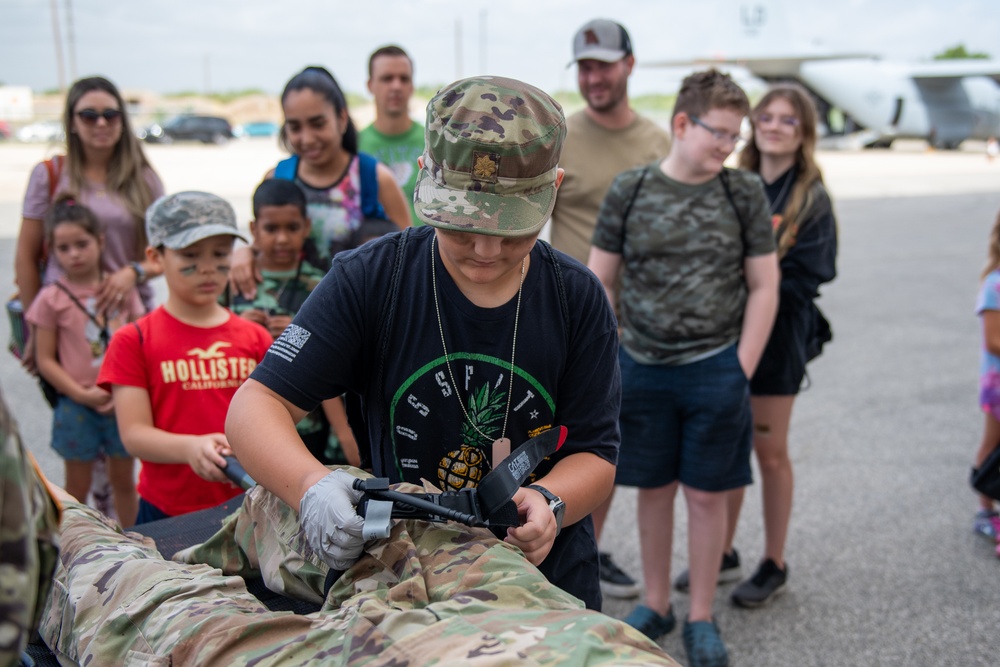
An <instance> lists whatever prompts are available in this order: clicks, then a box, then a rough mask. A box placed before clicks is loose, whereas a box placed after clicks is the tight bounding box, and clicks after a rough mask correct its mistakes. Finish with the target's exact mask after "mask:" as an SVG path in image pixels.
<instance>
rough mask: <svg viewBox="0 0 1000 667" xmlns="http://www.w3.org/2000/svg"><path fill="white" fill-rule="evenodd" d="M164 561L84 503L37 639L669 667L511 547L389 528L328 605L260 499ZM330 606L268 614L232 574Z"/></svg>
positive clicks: (265, 659)
mask: <svg viewBox="0 0 1000 667" xmlns="http://www.w3.org/2000/svg"><path fill="white" fill-rule="evenodd" d="M175 559H182V560H184V561H186V562H184V563H180V562H171V561H165V560H163V559H162V558H161V556H160V554H159V553H158V552H157V551H156V549H155V548H154V546H153V545H152V543H151V542H150V541H149V540H148V538H142V537H141V536H139V535H137V534H134V533H123V532H122V531H121V529H120V528H119V527H117V525H116V524H114V523H113V522H111V521H110V520H108V519H106V518H105V517H102V516H101V515H100V514H99V513H97V512H95V511H94V510H92V509H90V508H87V507H85V506H83V505H71V506H69V507H68V508H67V510H66V512H65V513H64V518H63V539H62V556H61V561H62V567H60V569H59V572H57V576H56V580H55V584H54V591H53V594H52V596H51V598H50V600H49V605H48V607H47V610H46V615H45V618H44V620H43V623H42V628H41V633H42V637H43V638H44V639H45V641H46V643H47V644H48V645H49V646H50V647H51V648H52V649H53V651H55V652H56V653H57V654H58V655H59V656H60V657H61V658H62V659H63V662H64V664H65V663H69V664H73V663H75V664H90V665H122V664H126V665H275V664H281V665H321V664H322V665H395V666H400V667H401V666H403V665H406V666H410V667H416V666H418V665H419V666H424V665H456V664H462V665H465V664H470V665H501V664H502V665H510V664H518V665H521V664H528V665H535V664H537V665H543V664H544V665H559V664H562V665H574V666H580V665H675V664H676V663H674V662H673V661H672V660H671V659H670V658H669V657H667V656H666V654H664V653H663V652H662V651H661V650H660V649H659V648H658V647H657V646H656V645H655V644H653V643H652V642H650V641H649V640H647V639H646V638H645V637H644V636H642V635H641V634H639V633H638V632H637V631H635V630H634V629H632V628H630V627H628V626H627V625H625V624H624V623H622V622H620V621H616V620H614V619H612V618H609V617H607V616H604V615H602V614H599V613H596V612H591V611H587V610H585V609H583V607H582V604H581V603H580V602H579V600H577V599H576V598H574V597H572V596H570V595H568V594H566V593H564V592H562V591H561V590H559V589H558V588H556V587H554V586H552V585H551V584H549V583H548V582H547V581H546V580H545V578H544V577H543V576H542V575H541V573H539V572H538V570H537V569H535V568H534V567H533V566H532V565H530V564H529V563H528V562H527V561H526V560H525V559H524V557H523V555H522V554H521V553H520V552H519V551H518V550H517V549H515V548H513V547H511V546H509V545H507V544H505V543H503V542H500V541H498V540H496V539H495V538H493V536H492V535H490V534H489V533H488V532H486V531H484V530H479V529H472V528H467V527H464V526H460V525H458V524H453V523H449V524H428V523H425V522H417V521H406V522H396V524H395V525H394V527H393V530H392V534H391V536H390V537H389V538H388V539H386V540H380V541H378V542H376V543H374V544H373V545H369V548H368V549H367V551H366V553H365V554H364V555H363V556H362V557H361V559H360V560H359V561H358V562H357V563H356V564H355V565H354V566H353V567H351V569H349V570H348V571H347V572H345V573H344V574H343V576H341V577H340V579H339V580H338V581H337V582H336V583H335V584H334V586H333V587H332V588H331V589H330V591H329V593H328V595H327V596H326V597H325V599H324V596H323V584H324V580H325V578H326V573H327V568H326V566H325V565H324V564H322V562H321V561H319V560H318V559H317V558H316V557H315V555H314V554H313V553H312V552H311V550H310V549H309V547H308V545H307V544H306V543H305V540H304V538H303V536H302V535H301V532H300V530H299V527H298V516H297V514H296V512H295V511H294V510H292V509H291V508H289V507H288V506H287V505H285V504H284V503H283V502H281V501H280V500H278V499H277V498H276V497H275V496H273V495H271V494H270V493H268V492H266V491H264V490H263V489H261V488H259V487H258V488H256V489H254V490H252V491H251V492H250V493H249V494H247V497H246V500H245V502H244V505H243V507H242V508H241V509H240V510H239V511H238V512H236V513H234V514H233V515H231V516H230V517H229V519H228V520H227V521H226V522H225V523H224V525H223V527H222V529H221V530H220V531H219V532H218V533H217V534H216V535H215V536H214V537H213V538H211V539H210V540H209V541H208V542H206V543H205V544H203V545H199V546H197V547H193V548H191V549H188V550H186V551H184V552H181V553H179V554H178V555H177V556H176V557H175ZM234 575H246V576H263V577H264V579H265V581H266V583H267V585H268V587H269V588H271V589H272V590H275V591H277V592H282V593H284V594H286V595H291V596H293V597H298V598H300V599H306V600H313V601H316V602H321V603H323V607H322V609H321V611H319V612H316V613H313V614H309V615H296V614H293V613H291V612H271V611H269V610H268V609H267V608H266V607H264V606H263V605H262V604H261V603H260V602H259V601H258V600H257V599H256V598H255V597H254V596H253V595H251V594H250V593H248V592H247V590H246V587H245V585H244V582H243V579H242V578H240V576H234Z"/></svg>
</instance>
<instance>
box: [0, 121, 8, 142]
mask: <svg viewBox="0 0 1000 667" xmlns="http://www.w3.org/2000/svg"><path fill="white" fill-rule="evenodd" d="M0 139H10V123H8V122H7V121H5V120H0Z"/></svg>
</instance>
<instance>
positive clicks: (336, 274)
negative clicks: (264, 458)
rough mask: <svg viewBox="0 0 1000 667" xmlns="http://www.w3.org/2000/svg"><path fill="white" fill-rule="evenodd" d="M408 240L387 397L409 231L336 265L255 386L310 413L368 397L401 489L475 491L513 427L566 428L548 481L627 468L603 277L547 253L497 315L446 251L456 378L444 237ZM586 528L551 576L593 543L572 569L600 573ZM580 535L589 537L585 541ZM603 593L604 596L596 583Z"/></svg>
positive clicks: (374, 434)
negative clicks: (388, 320)
mask: <svg viewBox="0 0 1000 667" xmlns="http://www.w3.org/2000/svg"><path fill="white" fill-rule="evenodd" d="M408 233H409V240H408V243H407V247H406V251H405V256H404V259H403V271H402V279H401V281H400V286H399V292H398V296H397V305H396V314H395V318H394V321H393V324H392V326H391V333H390V334H389V339H388V347H387V349H388V353H387V355H386V359H385V364H384V370H383V374H384V382H383V383H382V387H375V386H373V385H374V384H375V378H376V375H377V369H378V366H379V361H380V359H379V341H378V338H379V331H380V330H379V319H380V315H381V314H382V312H383V307H384V304H385V303H386V301H387V300H388V298H389V281H390V274H391V273H392V267H393V262H394V259H395V252H396V247H397V242H398V239H399V235H398V234H392V235H389V236H387V237H384V238H382V239H379V240H376V241H373V242H371V243H369V244H366V245H365V246H363V247H361V248H359V249H357V250H354V251H351V252H349V253H342V254H340V255H338V256H337V257H336V258H335V260H334V262H333V267H332V269H331V271H330V272H329V273H328V274H327V276H326V277H325V278H324V279H323V281H322V282H321V283H320V285H319V286H318V287H317V288H316V289H315V290H314V291H313V292H312V294H310V296H309V298H308V299H307V301H306V303H305V304H304V305H303V307H302V309H301V310H300V311H299V312H298V314H297V315H296V317H295V320H294V321H293V324H292V325H291V326H290V327H289V329H288V330H286V332H285V333H284V334H283V335H282V336H281V337H279V338H278V340H277V341H276V342H275V345H274V346H272V348H271V350H270V352H269V354H268V355H267V356H266V357H265V359H264V360H263V362H261V364H260V365H259V366H258V367H257V369H256V370H255V371H254V374H253V377H254V379H256V380H259V381H260V382H262V383H263V384H265V385H266V386H268V387H269V388H271V389H272V390H274V391H275V392H277V393H278V394H280V395H281V396H283V397H284V398H286V399H287V400H289V401H290V402H292V403H294V404H295V405H297V406H299V407H300V408H302V409H305V410H310V409H312V408H314V407H315V406H316V405H317V404H318V403H319V402H320V401H322V400H324V399H326V398H328V397H330V396H336V395H338V394H340V393H342V392H343V391H353V392H355V393H357V394H359V395H360V396H361V397H362V399H363V402H364V405H365V406H366V420H367V425H368V435H369V439H370V441H371V442H372V443H376V445H375V446H374V448H373V449H375V450H376V451H373V452H372V461H373V462H374V465H375V467H376V473H377V474H381V475H384V476H387V477H389V478H390V479H392V480H393V481H408V482H416V483H419V482H420V480H421V479H422V478H424V479H427V480H430V481H431V482H433V483H434V484H436V485H437V486H438V487H440V488H442V489H451V490H457V489H461V488H463V487H464V486H467V485H475V484H476V483H477V482H478V481H479V480H480V479H482V476H483V475H485V474H486V473H487V472H488V471H489V470H490V458H491V445H492V441H493V439H495V438H498V437H500V435H501V434H502V433H503V432H504V421H505V418H506V422H507V425H506V432H505V435H506V437H508V438H509V439H510V440H511V443H512V446H513V447H517V446H518V445H519V444H520V443H521V442H523V441H525V440H527V439H528V438H530V437H532V436H534V435H537V434H538V433H540V432H541V431H543V430H545V429H547V428H550V427H552V426H557V425H562V426H566V427H567V429H568V438H567V440H566V443H565V444H564V445H563V447H562V448H561V450H560V451H559V452H558V453H557V454H556V455H555V457H554V458H553V461H545V462H543V463H542V464H541V465H540V466H539V467H538V469H536V471H535V472H536V475H537V476H543V475H544V474H545V473H546V472H547V471H548V470H549V469H550V468H551V466H552V464H553V462H554V460H558V458H561V457H563V456H566V455H568V454H571V453H576V452H591V453H593V454H595V455H597V456H600V457H601V458H604V459H606V460H608V461H610V462H612V463H615V462H616V460H617V452H618V444H619V433H618V410H619V404H620V391H621V379H620V375H619V369H618V334H617V325H616V322H615V319H614V315H613V313H612V312H611V309H610V306H609V305H608V302H607V299H606V297H605V294H604V289H603V287H602V286H601V284H600V282H599V281H598V280H597V279H596V278H595V277H594V275H593V274H592V273H590V272H589V271H588V270H587V269H586V268H585V267H583V266H582V265H581V264H579V263H578V262H576V261H575V260H572V259H570V258H569V257H568V256H566V255H563V254H561V253H559V252H557V251H553V253H552V254H551V255H550V253H549V251H548V249H546V248H544V247H543V246H542V245H541V244H540V243H539V244H536V245H535V247H534V249H533V250H532V253H531V268H530V269H529V271H528V273H527V275H526V277H525V281H524V287H523V294H522V302H521V307H520V312H519V313H518V312H517V297H514V298H513V299H511V300H510V301H509V302H508V303H506V304H504V305H502V306H500V307H498V308H480V307H478V306H476V305H474V304H473V303H471V302H470V301H469V300H468V299H467V298H466V297H465V296H464V295H463V294H462V293H461V291H460V290H459V289H458V287H457V286H456V285H455V283H454V282H453V281H452V279H451V277H450V276H449V275H448V272H447V270H446V269H445V267H444V265H443V264H442V263H441V259H440V256H439V255H435V256H434V262H435V268H436V272H437V283H438V302H439V304H440V313H441V322H442V324H443V328H444V337H445V343H446V345H447V347H448V358H449V359H450V365H451V369H450V371H449V368H448V365H447V364H446V363H445V355H444V350H443V348H442V341H441V333H440V330H439V326H438V319H437V314H436V312H435V307H434V293H433V283H432V276H431V239H432V235H433V234H434V230H433V229H432V228H429V227H428V228H422V229H412V230H410V231H409V232H408ZM553 257H554V258H555V261H557V262H558V265H559V271H558V273H557V272H556V270H555V268H554V266H553V263H552V262H553V259H552V258H553ZM560 280H561V283H562V288H561V290H562V295H563V296H561V295H560V285H559V283H560ZM563 297H564V298H563ZM564 305H565V308H564ZM564 311H565V313H566V315H564ZM515 316H516V317H517V342H516V352H515V355H514V381H513V391H510V387H511V384H510V373H509V369H510V360H511V347H512V344H513V338H514V321H515ZM567 318H568V319H567ZM384 331H385V329H382V332H384ZM453 378H454V381H453ZM456 385H457V386H456ZM508 394H510V396H509V401H508ZM460 402H461V403H460ZM508 403H509V410H508ZM463 406H464V408H465V409H464V411H463ZM383 423H384V424H385V426H386V428H385V429H384V430H385V432H384V433H383V429H382V424H383ZM474 426H475V427H476V428H474ZM477 429H478V430H477ZM479 431H481V432H482V434H480V433H479ZM378 443H383V444H382V445H381V446H379V445H378ZM581 524H584V529H582V530H577V529H574V527H570V528H569V529H566V530H564V531H563V533H562V534H561V535H560V537H559V539H557V544H556V547H557V548H556V549H554V550H553V553H552V554H550V556H549V558H547V559H546V563H543V568H542V569H543V571H545V570H546V569H549V568H546V567H544V566H545V565H547V564H549V563H550V561H551V564H556V563H558V562H559V561H560V559H562V558H563V557H564V555H561V554H560V553H557V552H560V551H562V548H560V547H566V546H568V542H570V541H573V542H576V541H577V540H583V542H584V543H587V542H589V544H578V545H576V546H574V547H573V549H574V550H576V551H578V552H579V553H574V554H573V555H572V557H571V558H569V559H568V560H566V561H564V565H565V566H567V567H568V566H569V560H572V561H578V560H579V558H584V559H586V560H588V561H589V560H590V559H591V557H592V560H593V567H594V572H595V573H596V545H594V544H593V534H592V530H591V528H590V523H589V521H587V522H581ZM581 532H584V533H586V534H587V535H589V537H587V535H578V536H576V537H573V536H574V535H577V534H578V533H581ZM565 556H566V557H569V556H570V554H565ZM575 567H581V563H579V562H576V563H575ZM558 569H559V570H562V569H563V568H562V567H559V568H558ZM587 569H588V570H589V569H590V568H589V565H588V566H587ZM547 574H549V573H548V572H547ZM549 578H550V579H551V580H552V581H554V582H555V583H557V584H559V585H562V586H563V588H566V590H569V591H570V592H572V593H574V594H576V595H578V596H579V597H583V598H584V599H585V600H586V601H587V602H588V605H591V604H592V600H593V598H591V599H589V600H588V599H587V597H588V596H589V595H590V593H589V591H579V590H572V589H571V588H570V587H569V586H567V585H566V584H565V583H560V581H559V580H558V579H559V577H558V576H557V577H555V578H553V576H550V577H549ZM593 584H594V586H595V587H596V584H597V582H596V574H595V575H594V580H593ZM574 587H575V586H574ZM588 588H589V582H588ZM597 600H599V594H598V597H597Z"/></svg>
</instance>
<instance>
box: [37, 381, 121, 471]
mask: <svg viewBox="0 0 1000 667" xmlns="http://www.w3.org/2000/svg"><path fill="white" fill-rule="evenodd" d="M52 449H54V450H56V453H57V454H59V456H61V457H63V458H64V459H65V460H67V461H93V460H95V459H96V458H97V457H98V456H100V454H101V452H104V453H105V454H107V455H108V456H113V457H117V458H126V457H128V456H129V453H128V452H127V451H125V445H123V444H122V439H121V438H120V437H119V435H118V424H117V422H116V421H115V416H114V415H113V414H112V415H102V414H99V413H98V412H97V411H96V410H93V409H91V408H88V407H87V406H85V405H80V404H79V403H76V402H74V401H72V400H70V399H69V398H67V397H66V396H60V397H59V402H58V403H56V407H55V408H53V410H52Z"/></svg>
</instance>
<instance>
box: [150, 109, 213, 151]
mask: <svg viewBox="0 0 1000 667" xmlns="http://www.w3.org/2000/svg"><path fill="white" fill-rule="evenodd" d="M232 138H233V128H232V126H230V125H229V121H228V120H226V119H225V118H219V117H217V116H177V117H176V118H171V119H170V120H168V121H167V122H166V123H164V124H163V125H162V126H161V125H157V124H154V125H151V126H150V127H149V128H148V129H147V130H146V136H145V140H146V141H152V142H159V143H170V142H171V141H201V142H203V143H206V144H224V143H226V142H227V141H229V140H230V139H232Z"/></svg>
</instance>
